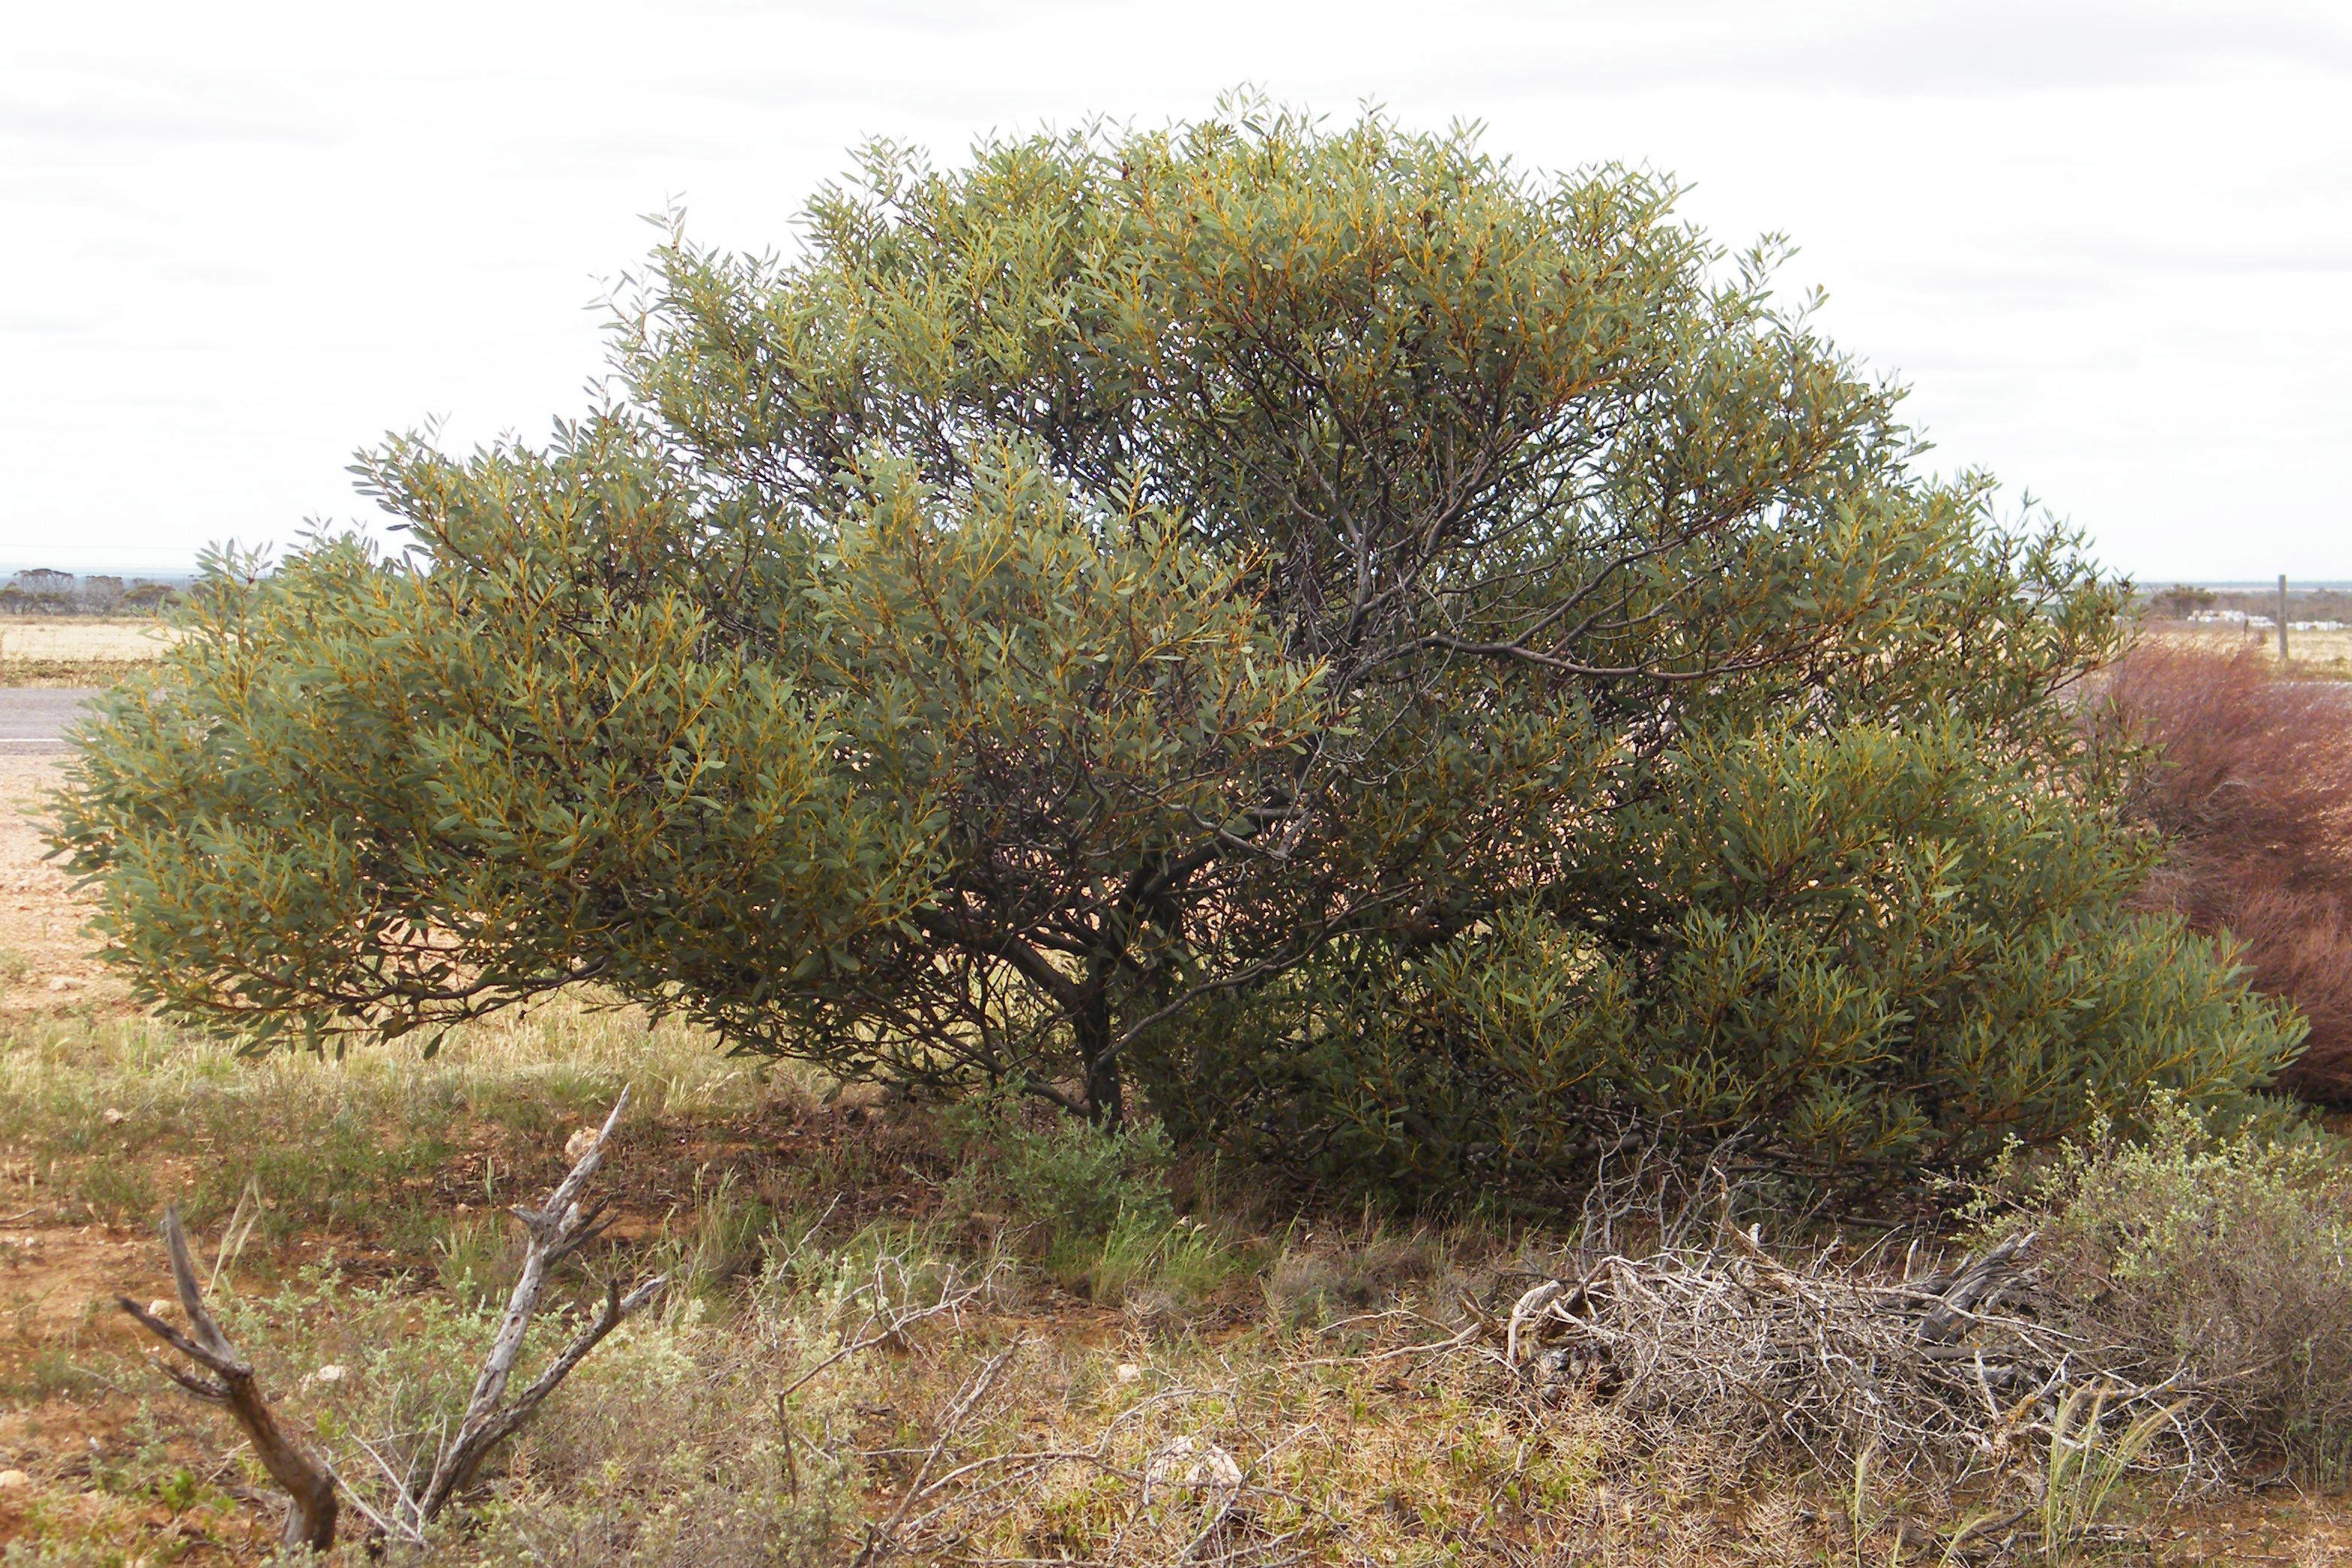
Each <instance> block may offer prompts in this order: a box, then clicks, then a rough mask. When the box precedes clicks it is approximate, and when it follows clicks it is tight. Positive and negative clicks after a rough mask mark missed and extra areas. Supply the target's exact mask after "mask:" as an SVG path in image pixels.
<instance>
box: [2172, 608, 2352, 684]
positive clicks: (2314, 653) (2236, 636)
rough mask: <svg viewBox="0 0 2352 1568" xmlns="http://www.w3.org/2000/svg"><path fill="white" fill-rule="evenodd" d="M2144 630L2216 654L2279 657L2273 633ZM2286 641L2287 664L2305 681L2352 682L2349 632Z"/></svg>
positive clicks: (2180, 625)
mask: <svg viewBox="0 0 2352 1568" xmlns="http://www.w3.org/2000/svg"><path fill="white" fill-rule="evenodd" d="M2147 630H2148V634H2149V635H2150V636H2153V637H2156V638H2158V639H2159V640H2161V641H2163V642H2166V643H2179V644H2182V645H2184V646H2188V647H2196V648H2210V649H2212V650H2214V651H2215V652H2218V653H2235V652H2236V651H2238V650H2239V649H2241V648H2248V647H2251V648H2254V649H2257V650H2259V651H2261V652H2263V653H2269V654H2271V655H2273V657H2275V656H2276V655H2277V653H2278V632H2277V631H2276V630H2275V629H2273V630H2271V631H2268V632H2244V631H2238V630H2234V629H2232V628H2230V627H2226V626H2200V625H2195V624H2192V623H2190V622H2185V621H2164V622H2154V623H2153V624H2151V625H2150V626H2149V627H2148V629H2147ZM2286 637H2287V643H2286V651H2287V662H2288V664H2289V665H2290V666H2291V668H2292V669H2293V672H2294V674H2296V675H2298V676H2300V677H2302V678H2304V679H2305V680H2352V631H2347V632H2295V631H2290V632H2287V634H2286Z"/></svg>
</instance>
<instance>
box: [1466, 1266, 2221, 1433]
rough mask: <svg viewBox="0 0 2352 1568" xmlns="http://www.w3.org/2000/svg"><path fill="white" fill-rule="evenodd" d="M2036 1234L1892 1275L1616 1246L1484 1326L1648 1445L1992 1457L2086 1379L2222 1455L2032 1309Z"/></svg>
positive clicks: (2119, 1409)
mask: <svg viewBox="0 0 2352 1568" xmlns="http://www.w3.org/2000/svg"><path fill="white" fill-rule="evenodd" d="M2031 1244H2032V1236H2031V1235H2020V1236H2015V1237H2012V1238H2011V1239H2008V1240H2006V1241H2004V1242H2002V1243H2001V1244H2000V1246H1998V1247H1995V1248H1993V1249H1990V1250H1989V1251H1987V1252H1985V1253H1983V1254H1981V1255H1979V1256H1976V1257H1972V1258H1969V1260H1966V1261H1965V1262H1964V1263H1963V1264H1962V1265H1961V1266H1960V1267H1958V1268H1957V1269H1954V1270H1948V1271H1946V1272H1942V1273H1938V1274H1935V1275H1933V1276H1930V1277H1927V1278H1922V1279H1917V1280H1890V1278H1889V1274H1890V1273H1891V1270H1887V1269H1885V1268H1883V1267H1881V1266H1879V1265H1877V1264H1876V1263H1875V1262H1874V1260H1870V1259H1867V1258H1862V1259H1853V1258H1846V1257H1842V1256H1841V1252H1840V1249H1838V1248H1837V1247H1836V1246H1834V1245H1832V1246H1831V1247H1829V1248H1827V1249H1821V1250H1818V1251H1812V1252H1810V1253H1808V1254H1806V1255H1804V1256H1802V1257H1801V1258H1793V1259H1791V1260H1782V1259H1780V1258H1777V1257H1775V1256H1774V1255H1773V1254H1772V1252H1771V1251H1769V1249H1767V1248H1766V1247H1765V1246H1764V1245H1763V1243H1762V1241H1761V1239H1759V1233H1758V1232H1757V1230H1755V1229H1753V1228H1750V1229H1748V1230H1746V1231H1742V1230H1739V1229H1737V1228H1730V1227H1724V1228H1721V1229H1720V1230H1719V1231H1718V1232H1717V1238H1716V1239H1715V1241H1714V1242H1713V1243H1712V1244H1710V1245H1706V1246H1696V1245H1688V1244H1685V1245H1675V1246H1668V1247H1665V1248H1662V1249H1659V1250H1656V1251H1654V1252H1650V1253H1647V1254H1646V1255H1643V1256H1639V1257H1629V1256H1626V1255H1624V1254H1622V1253H1618V1252H1610V1253H1607V1254H1605V1255H1602V1256H1600V1257H1598V1258H1596V1259H1593V1260H1591V1262H1590V1263H1589V1264H1588V1265H1587V1266H1586V1267H1584V1268H1583V1269H1582V1270H1580V1271H1579V1272H1578V1273H1577V1274H1576V1275H1575V1276H1574V1277H1572V1278H1562V1279H1552V1280H1547V1281H1543V1282H1541V1283H1539V1284H1538V1285H1536V1286H1535V1287H1534V1288H1533V1289H1531V1290H1529V1291H1527V1292H1526V1293H1525V1294H1524V1295H1522V1296H1521V1297H1520V1298H1519V1300H1518V1301H1517V1304H1516V1305H1515V1306H1514V1308H1513V1310H1512V1312H1511V1314H1510V1317H1509V1320H1508V1321H1507V1322H1505V1323H1500V1324H1497V1325H1496V1330H1497V1331H1498V1332H1497V1333H1496V1335H1495V1337H1498V1338H1500V1339H1501V1341H1502V1344H1501V1345H1500V1347H1499V1348H1500V1351H1501V1356H1502V1359H1503V1360H1504V1362H1505V1363H1506V1364H1508V1365H1509V1366H1510V1367H1511V1368H1512V1369H1513V1371H1514V1374H1515V1375H1517V1376H1518V1377H1520V1378H1523V1379H1527V1380H1531V1381H1533V1382H1535V1383H1536V1384H1538V1385H1541V1386H1545V1387H1549V1388H1559V1389H1565V1388H1569V1387H1573V1386H1577V1385H1582V1386H1583V1387H1585V1388H1586V1389H1588V1390H1589V1391H1590V1393H1591V1395H1592V1396H1595V1397H1598V1398H1601V1399H1604V1400H1607V1401H1609V1402H1610V1403H1612V1405H1613V1406H1615V1407H1616V1409H1617V1410H1618V1411H1619V1412H1620V1413H1621V1414H1622V1415H1623V1416H1626V1417H1627V1418H1629V1419H1631V1420H1633V1422H1635V1423H1636V1424H1637V1425H1639V1426H1641V1427H1644V1428H1646V1429H1648V1430H1649V1431H1650V1433H1651V1435H1652V1437H1654V1438H1655V1439H1657V1440H1665V1439H1666V1438H1668V1437H1670V1436H1671V1435H1673V1434H1691V1433H1695V1432H1700V1433H1705V1434H1706V1436H1707V1437H1710V1438H1711V1439H1713V1440H1714V1441H1715V1442H1716V1443H1717V1444H1718V1445H1721V1446H1722V1447H1723V1448H1725V1449H1726V1450H1727V1452H1729V1453H1730V1454H1732V1455H1735V1456H1737V1457H1738V1458H1743V1459H1744V1458H1748V1457H1750V1456H1752V1455H1755V1454H1757V1453H1759V1451H1760V1450H1762V1449H1765V1448H1769V1447H1771V1446H1774V1445H1780V1444H1786V1445H1794V1447H1795V1448H1799V1449H1801V1450H1803V1451H1804V1452H1805V1453H1807V1454H1809V1455H1811V1457H1812V1458H1814V1459H1815V1460H1817V1461H1819V1462H1821V1463H1822V1464H1823V1465H1825V1466H1828V1467H1831V1468H1832V1469H1837V1470H1845V1469H1851V1468H1852V1466H1853V1464H1854V1463H1855V1461H1856V1460H1857V1458H1859V1456H1860V1455H1862V1454H1863V1453H1864V1452H1874V1453H1875V1454H1876V1455H1877V1456H1878V1457H1879V1460H1880V1462H1881V1463H1886V1464H1893V1465H1895V1466H1899V1467H1902V1468H1906V1469H1907V1468H1912V1467H1916V1466H1922V1465H1924V1466H1925V1467H1927V1468H1928V1469H1937V1470H1945V1471H1951V1470H1958V1469H1980V1468H1985V1467H1989V1466H1992V1467H1997V1466H1999V1465H2000V1464H2001V1463H2002V1462H2003V1461H2004V1460H2005V1459H2007V1458H2010V1457H2011V1456H2012V1455H2019V1454H2021V1453H2023V1452H2024V1451H2025V1450H2027V1449H2028V1448H2046V1446H2047V1440H2048V1438H2049V1437H2050V1435H2051V1433H2052V1431H2053V1421H2055V1420H2056V1419H2057V1418H2058V1416H2059V1414H2060V1412H2061V1410H2062V1409H2063V1407H2064V1406H2065V1405H2066V1403H2067V1401H2068V1400H2069V1399H2070V1398H2072V1397H2073V1396H2075V1395H2076V1394H2078V1393H2082V1392H2084V1390H2090V1389H2096V1390H2098V1391H2099V1392H2100V1395H2101V1397H2102V1402H2103V1405H2104V1406H2105V1409H2106V1410H2107V1411H2109V1412H2111V1413H2112V1414H2113V1415H2114V1416H2115V1417H2116V1418H2117V1419H2118V1420H2120V1421H2124V1422H2128V1421H2130V1420H2132V1419H2134V1418H2136V1417H2137V1416H2142V1415H2146V1414H2147V1413H2149V1412H2154V1411H2163V1412H2166V1413H2167V1415H2166V1420H2165V1422H2164V1427H2165V1437H2166V1440H2165V1441H2163V1442H2162V1443H2160V1444H2159V1445H2158V1453H2160V1455H2161V1458H2162V1461H2163V1462H2164V1463H2167V1464H2168V1465H2172V1466H2177V1467H2183V1468H2186V1469H2190V1470H2192V1471H2194V1470H2206V1471H2209V1472H2210V1471H2211V1470H2214V1469H2218V1468H2219V1467H2220V1465H2221V1462H2222V1460H2223V1458H2225V1456H2224V1453H2223V1450H2222V1445H2221V1440H2220V1438H2219V1437H2218V1436H2217V1435H2216V1434H2215V1433H2214V1432H2213V1430H2212V1429H2211V1427H2210V1425H2209V1424H2208V1423H2207V1422H2205V1421H2204V1420H2203V1419H2201V1418H2200V1416H2198V1415H2197V1414H2196V1411H2195V1406H2194V1402H2193V1401H2190V1400H2187V1399H2184V1394H2185V1393H2186V1392H2188V1391H2186V1390H2184V1389H2183V1388H2182V1387H2181V1386H2180V1382H2179V1379H2172V1380H2168V1382H2166V1383H2163V1384H2158V1385H2153V1386H2147V1385H2135V1384H2132V1383H2130V1382H2129V1381H2127V1380H2126V1379H2123V1378H2119V1377H2118V1376H2116V1372H2115V1365H2116V1362H2117V1360H2118V1358H2117V1357H2116V1356H2114V1355H2112V1354H2109V1353H2108V1352H2107V1351H2106V1349H2105V1347H2102V1346H2099V1345H2095V1344H2091V1343H2086V1342H2084V1341H2083V1340H2080V1339H2078V1338H2076V1337H2074V1336H2073V1335H2070V1334H2067V1333H2062V1332H2061V1331H2059V1330H2057V1329H2055V1328H2053V1327H2051V1326H2049V1325H2047V1324H2045V1323H2043V1322H2038V1321H2036V1318H2035V1316H2034V1315H2033V1314H2032V1301H2033V1297H2034V1290H2035V1284H2036V1281H2035V1276H2034V1270H2033V1269H2032V1266H2031V1263H2030V1261H2029V1259H2028V1256H2027V1254H2028V1251H2029V1249H2030V1247H2031Z"/></svg>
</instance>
